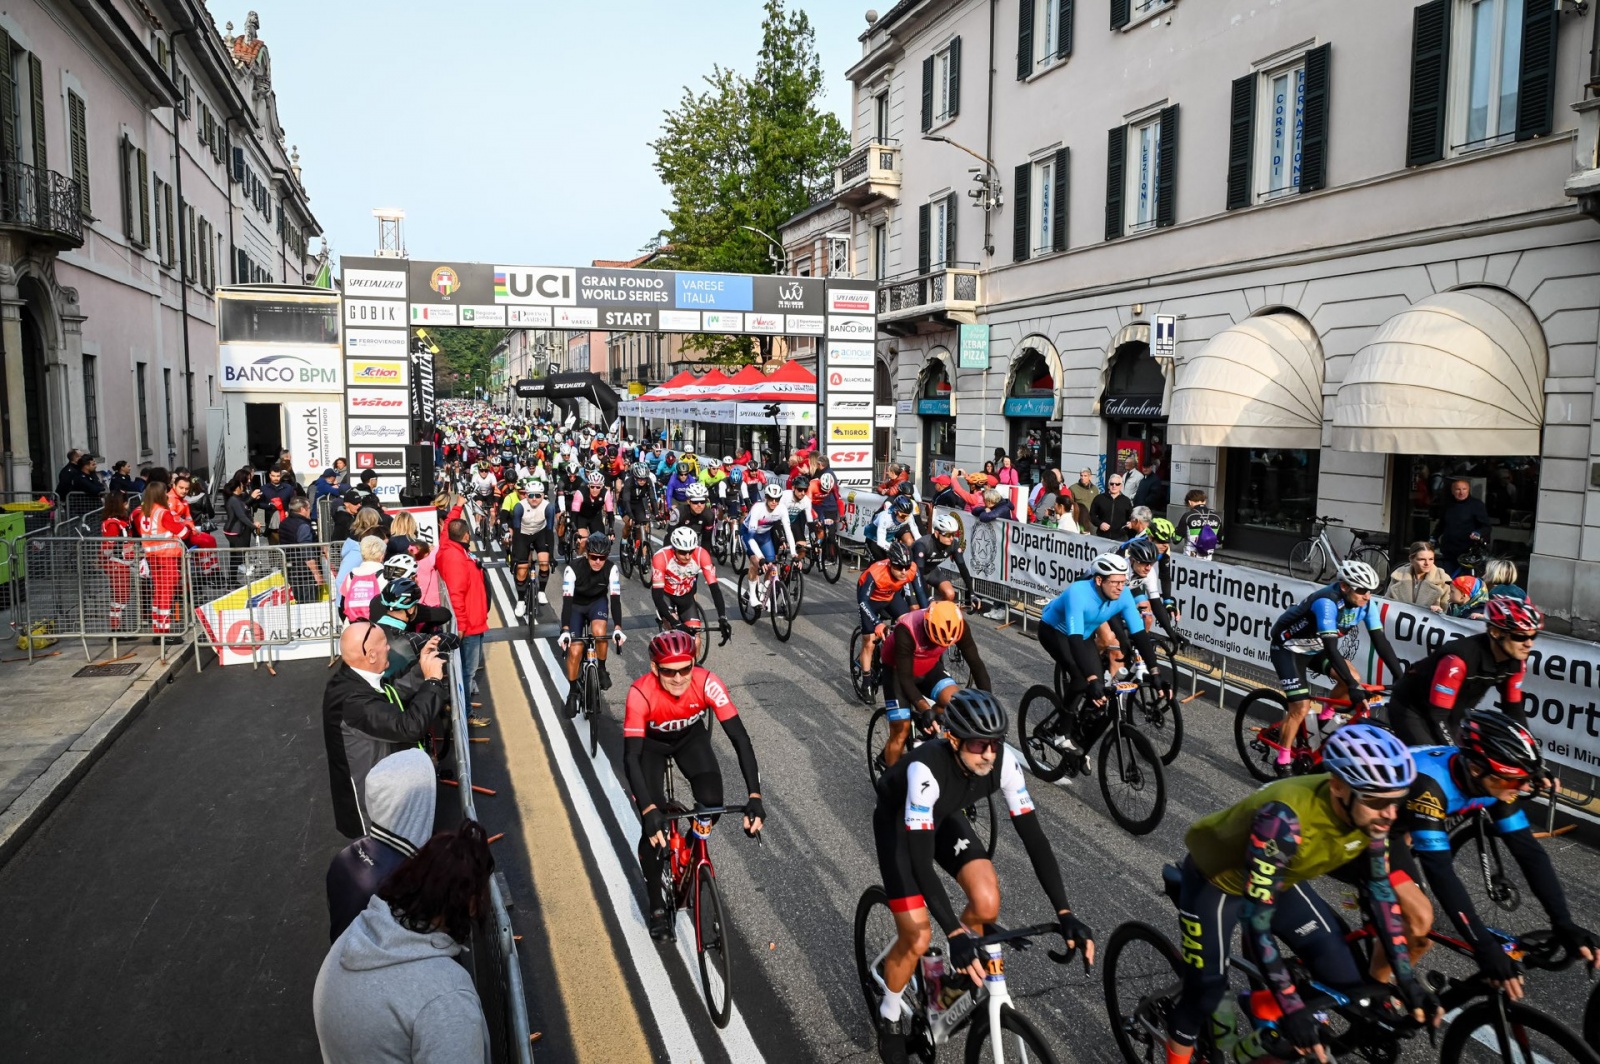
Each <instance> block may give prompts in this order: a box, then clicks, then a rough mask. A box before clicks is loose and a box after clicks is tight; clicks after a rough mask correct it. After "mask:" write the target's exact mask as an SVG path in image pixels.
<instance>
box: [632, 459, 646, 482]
mask: <svg viewBox="0 0 1600 1064" xmlns="http://www.w3.org/2000/svg"><path fill="white" fill-rule="evenodd" d="M633 479H634V480H649V479H650V468H649V467H648V466H646V465H645V464H644V463H643V462H635V463H633Z"/></svg>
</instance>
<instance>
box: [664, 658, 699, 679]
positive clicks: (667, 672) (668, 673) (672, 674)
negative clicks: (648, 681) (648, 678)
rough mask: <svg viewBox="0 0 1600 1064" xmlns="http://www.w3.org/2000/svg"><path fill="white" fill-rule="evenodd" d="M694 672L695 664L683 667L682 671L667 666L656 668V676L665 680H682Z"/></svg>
mask: <svg viewBox="0 0 1600 1064" xmlns="http://www.w3.org/2000/svg"><path fill="white" fill-rule="evenodd" d="M693 671H694V663H693V662H690V663H689V664H687V665H685V666H683V667H682V668H681V669H669V668H667V667H666V666H665V665H657V666H656V674H657V675H658V676H660V677H661V678H662V679H664V680H681V679H683V678H684V677H685V676H687V675H689V674H690V673H691V672H693Z"/></svg>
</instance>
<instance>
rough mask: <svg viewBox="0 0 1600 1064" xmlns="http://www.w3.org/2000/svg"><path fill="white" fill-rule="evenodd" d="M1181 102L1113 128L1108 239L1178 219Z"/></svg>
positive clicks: (1109, 151) (1108, 170)
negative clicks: (1179, 114)
mask: <svg viewBox="0 0 1600 1064" xmlns="http://www.w3.org/2000/svg"><path fill="white" fill-rule="evenodd" d="M1177 193H1178V108H1177V106H1176V105H1173V106H1171V107H1164V108H1162V109H1161V110H1160V111H1159V112H1157V113H1156V114H1155V115H1153V116H1151V117H1148V118H1144V119H1141V120H1139V121H1137V122H1132V123H1130V124H1128V125H1126V126H1118V127H1117V128H1115V129H1113V130H1111V132H1110V135H1109V142H1108V145H1107V150H1106V239H1107V240H1115V239H1116V238H1117V237H1119V236H1125V235H1127V234H1129V233H1140V232H1144V231H1145V230H1147V229H1157V228H1165V227H1167V226H1170V225H1173V224H1175V223H1176V222H1177Z"/></svg>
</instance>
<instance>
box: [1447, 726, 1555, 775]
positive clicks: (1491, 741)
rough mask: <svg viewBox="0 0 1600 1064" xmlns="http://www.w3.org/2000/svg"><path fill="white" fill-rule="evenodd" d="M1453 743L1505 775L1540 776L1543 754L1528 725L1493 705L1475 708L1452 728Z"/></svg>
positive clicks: (1483, 765) (1481, 764)
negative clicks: (1494, 707)
mask: <svg viewBox="0 0 1600 1064" xmlns="http://www.w3.org/2000/svg"><path fill="white" fill-rule="evenodd" d="M1456 746H1457V747H1459V748H1460V750H1461V753H1462V754H1464V755H1465V756H1466V758H1467V760H1468V761H1471V762H1472V763H1473V764H1476V765H1478V766H1479V767H1480V768H1482V769H1484V770H1485V771H1486V772H1492V773H1494V774H1495V775H1496V776H1502V777H1505V778H1508V779H1532V780H1535V781H1537V780H1540V779H1543V778H1544V755H1543V754H1541V753H1540V752H1539V740H1537V739H1535V738H1534V737H1533V736H1532V734H1530V733H1529V732H1528V729H1526V728H1524V727H1523V726H1522V725H1520V724H1518V723H1517V722H1516V721H1514V720H1512V719H1511V718H1510V717H1508V716H1506V715H1505V714H1504V713H1502V712H1500V711H1499V710H1497V709H1476V710H1473V711H1472V712H1471V713H1468V714H1467V716H1466V718H1465V719H1464V720H1462V722H1461V724H1460V726H1459V727H1458V728H1457V729H1456Z"/></svg>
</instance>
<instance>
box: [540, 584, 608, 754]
mask: <svg viewBox="0 0 1600 1064" xmlns="http://www.w3.org/2000/svg"><path fill="white" fill-rule="evenodd" d="M530 583H531V581H530ZM579 640H580V641H581V642H582V643H583V660H582V661H581V662H579V664H578V679H577V680H576V681H575V684H576V686H577V689H578V709H579V712H580V713H581V714H582V716H583V721H584V723H585V724H587V725H588V726H589V756H590V757H594V756H595V754H596V752H597V751H598V750H599V749H600V729H599V728H598V727H596V726H595V720H594V718H595V717H596V716H597V715H598V714H599V712H600V658H599V657H598V656H597V655H596V653H595V645H596V639H595V634H594V633H593V632H592V631H590V630H589V629H588V628H584V630H583V635H581V636H579ZM563 660H564V657H563Z"/></svg>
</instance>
